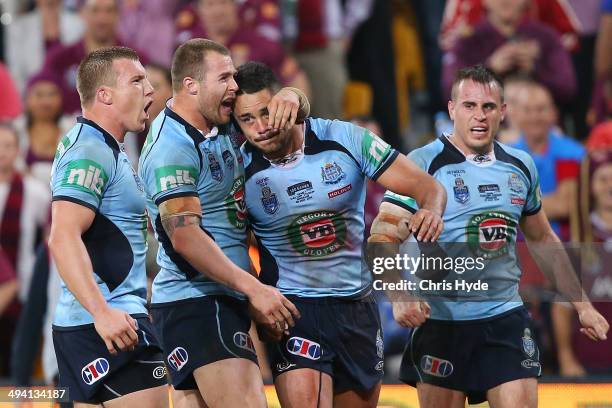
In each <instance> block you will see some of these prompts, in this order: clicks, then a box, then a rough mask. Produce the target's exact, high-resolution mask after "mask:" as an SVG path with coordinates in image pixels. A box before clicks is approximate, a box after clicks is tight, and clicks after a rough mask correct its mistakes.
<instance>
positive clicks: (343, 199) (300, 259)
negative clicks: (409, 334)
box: [242, 118, 397, 297]
mask: <svg viewBox="0 0 612 408" xmlns="http://www.w3.org/2000/svg"><path fill="white" fill-rule="evenodd" d="M304 133H305V141H304V155H303V156H300V157H299V158H298V159H297V160H295V161H294V162H292V163H289V164H285V165H282V166H278V165H273V164H271V163H270V162H269V161H268V160H266V158H265V157H263V155H262V153H261V152H260V151H258V150H256V149H255V148H254V147H253V146H251V145H250V144H248V143H246V144H244V145H243V147H242V152H243V155H244V158H245V169H246V170H245V171H246V191H245V195H246V203H247V212H248V214H249V220H250V222H251V226H252V228H253V231H254V232H255V235H256V237H257V239H258V242H259V248H260V257H261V267H262V272H261V275H260V278H261V279H262V281H264V282H265V283H267V284H271V285H275V286H276V287H278V289H279V290H280V291H281V293H283V294H291V295H297V296H302V297H321V296H358V295H360V294H361V293H362V292H365V291H367V290H369V288H370V284H371V277H370V272H369V270H368V267H367V265H366V263H365V261H364V246H363V244H364V239H363V233H364V232H363V231H364V220H363V212H364V209H363V207H364V202H365V190H366V177H369V178H371V179H374V180H376V178H378V177H379V176H380V175H381V174H382V173H383V172H384V171H385V170H386V169H387V168H388V166H389V165H390V164H391V163H392V162H393V160H395V158H396V156H397V152H396V151H395V150H393V149H392V148H391V147H390V146H389V145H388V144H387V143H385V142H384V141H382V140H381V139H380V138H378V137H377V136H375V135H373V134H372V133H370V132H369V131H367V130H365V129H363V128H360V127H357V126H355V125H353V124H350V123H347V122H340V121H337V120H334V121H331V120H323V119H311V118H309V119H307V120H306V122H305V132H304Z"/></svg>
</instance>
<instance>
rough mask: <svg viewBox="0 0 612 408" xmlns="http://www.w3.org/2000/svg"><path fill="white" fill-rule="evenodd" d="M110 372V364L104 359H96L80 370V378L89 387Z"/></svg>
mask: <svg viewBox="0 0 612 408" xmlns="http://www.w3.org/2000/svg"><path fill="white" fill-rule="evenodd" d="M109 371H110V364H108V360H107V359H105V358H98V359H95V360H94V361H92V362H91V363H89V364H87V365H86V366H85V367H83V369H82V370H81V377H83V381H84V382H85V384H87V385H91V384H93V383H95V382H96V381H98V380H99V379H100V378H102V377H104V376H105V375H106V374H108V372H109Z"/></svg>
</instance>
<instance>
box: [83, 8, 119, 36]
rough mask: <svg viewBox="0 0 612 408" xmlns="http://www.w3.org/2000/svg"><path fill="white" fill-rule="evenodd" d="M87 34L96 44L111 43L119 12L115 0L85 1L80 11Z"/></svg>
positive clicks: (115, 30)
mask: <svg viewBox="0 0 612 408" xmlns="http://www.w3.org/2000/svg"><path fill="white" fill-rule="evenodd" d="M82 16H83V20H84V21H85V26H86V27H87V28H86V29H87V33H88V34H89V35H91V36H92V37H93V39H94V40H95V41H97V42H102V43H107V42H113V41H114V40H115V37H116V32H117V23H118V20H119V10H118V6H117V1H116V0H87V1H86V2H85V5H84V6H83V9H82Z"/></svg>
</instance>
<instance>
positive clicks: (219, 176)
mask: <svg viewBox="0 0 612 408" xmlns="http://www.w3.org/2000/svg"><path fill="white" fill-rule="evenodd" d="M204 154H205V155H206V157H207V158H208V168H209V169H210V176H211V177H212V178H213V180H215V181H221V180H223V169H222V168H221V165H220V164H219V161H218V160H217V158H216V157H215V155H214V154H213V152H211V151H210V150H208V149H204Z"/></svg>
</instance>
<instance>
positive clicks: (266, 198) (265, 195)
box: [255, 177, 279, 215]
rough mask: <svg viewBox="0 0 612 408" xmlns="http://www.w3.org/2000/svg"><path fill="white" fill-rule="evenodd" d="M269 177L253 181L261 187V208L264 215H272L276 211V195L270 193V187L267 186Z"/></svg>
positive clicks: (277, 205)
mask: <svg viewBox="0 0 612 408" xmlns="http://www.w3.org/2000/svg"><path fill="white" fill-rule="evenodd" d="M268 181H270V178H269V177H264V178H261V179H258V180H257V181H255V183H256V184H257V185H258V186H259V187H261V198H260V200H261V206H262V207H263V209H264V211H265V212H266V214H270V215H272V214H274V213H276V211H278V207H279V204H278V198H277V197H276V193H273V192H272V189H271V188H270V186H268Z"/></svg>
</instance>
